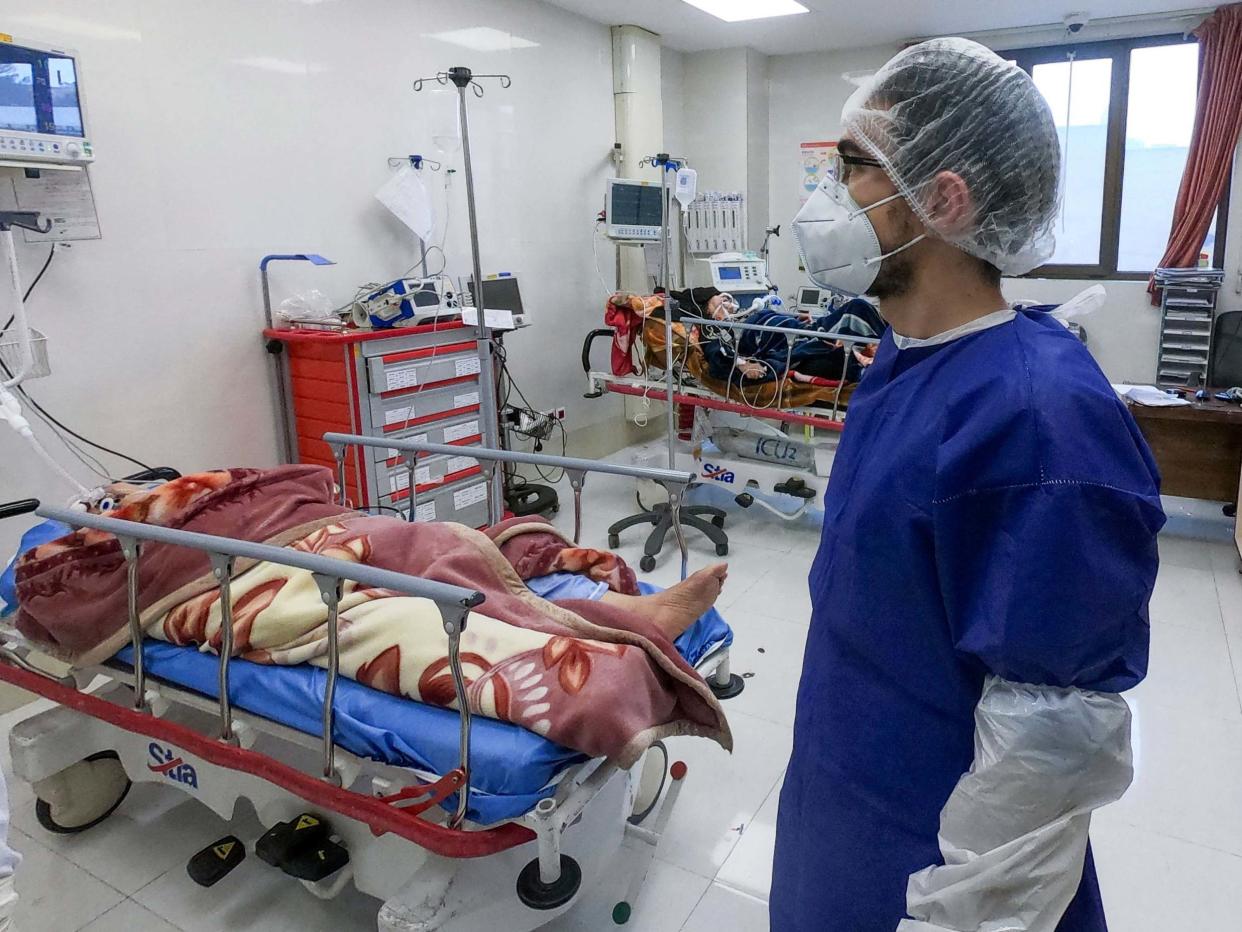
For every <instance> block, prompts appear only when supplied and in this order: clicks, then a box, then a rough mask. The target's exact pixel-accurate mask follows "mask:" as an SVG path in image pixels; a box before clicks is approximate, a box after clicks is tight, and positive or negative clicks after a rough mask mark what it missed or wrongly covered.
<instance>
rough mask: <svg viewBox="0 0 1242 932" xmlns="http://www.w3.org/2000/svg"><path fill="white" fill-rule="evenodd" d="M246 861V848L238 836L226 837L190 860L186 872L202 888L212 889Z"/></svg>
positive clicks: (214, 842)
mask: <svg viewBox="0 0 1242 932" xmlns="http://www.w3.org/2000/svg"><path fill="white" fill-rule="evenodd" d="M244 860H246V846H245V845H243V844H242V843H241V840H240V839H238V837H237V836H236V835H225V836H224V837H223V838H221V839H220V840H219V841H213V842H212V843H211V844H209V845H208V846H207V847H206V848H204V849H203V850H202V851H200V852H198V853H197V854H195V855H194V857H192V858H190V863H188V864H187V865H186V866H185V870H186V873H187V874H189V875H190V879H191V880H193V881H194V882H195V883H196V884H198V885H199V886H200V887H210V886H213V885H214V884H216V883H217V882H218V881H220V880H223V879H224V878H225V877H227V876H228V875H229V873H231V872H232V870H233V868H235V867H236V866H237V865H238V864H240V863H241V862H242V861H244Z"/></svg>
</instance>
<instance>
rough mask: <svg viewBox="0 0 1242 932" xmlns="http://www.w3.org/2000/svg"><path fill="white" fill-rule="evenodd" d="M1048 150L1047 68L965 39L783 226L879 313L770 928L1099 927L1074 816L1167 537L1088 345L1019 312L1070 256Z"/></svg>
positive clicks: (1086, 816) (1083, 811)
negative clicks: (1015, 295) (1038, 79)
mask: <svg viewBox="0 0 1242 932" xmlns="http://www.w3.org/2000/svg"><path fill="white" fill-rule="evenodd" d="M1059 164H1060V151H1059V144H1058V140H1057V132H1056V128H1055V127H1054V125H1053V119H1052V115H1051V113H1050V112H1049V110H1048V106H1047V104H1046V103H1045V102H1044V100H1043V98H1042V97H1041V96H1040V94H1039V92H1038V91H1037V90H1036V88H1035V86H1034V85H1033V83H1032V82H1031V80H1030V78H1029V77H1028V76H1027V75H1026V74H1025V73H1023V72H1022V71H1020V70H1019V69H1017V68H1015V67H1014V66H1012V65H1009V64H1007V63H1006V62H1004V61H1003V60H1002V59H1000V58H999V57H997V56H996V55H994V54H993V53H991V52H989V51H987V50H986V49H984V48H983V47H982V46H979V45H976V44H975V43H972V42H967V41H965V40H962V39H947V40H934V41H931V42H925V43H922V44H919V45H915V46H912V47H911V48H908V49H906V50H904V51H903V52H901V53H900V54H899V55H898V56H897V57H896V58H894V59H893V60H892V61H890V62H889V63H888V64H887V65H886V66H885V67H884V68H882V69H880V71H879V72H877V73H876V75H875V76H874V78H873V79H872V80H871V81H870V83H869V84H868V85H867V86H865V87H862V88H860V89H859V90H858V91H857V92H856V93H855V95H854V96H853V97H852V98H851V99H850V101H849V102H848V103H847V105H846V108H845V111H844V113H843V115H842V135H841V140H840V156H839V159H838V172H837V176H836V178H835V179H829V180H827V181H825V182H824V184H823V185H821V187H820V188H819V189H818V190H817V191H816V193H815V195H814V196H813V197H812V198H811V199H810V200H809V201H808V202H807V204H806V206H805V208H804V209H803V211H802V212H801V213H800V214H799V216H798V218H797V220H796V221H795V232H796V236H797V239H798V242H799V246H800V248H801V251H802V254H803V258H804V260H805V264H806V269H807V272H808V274H809V275H810V277H811V278H812V280H814V281H816V282H817V283H819V284H821V285H827V286H833V287H836V288H838V289H840V290H842V291H846V292H852V293H867V294H870V295H873V296H875V297H877V298H879V300H880V311H881V313H882V314H883V315H884V317H885V319H886V320H887V321H888V324H889V330H888V331H887V332H886V334H885V336H884V338H883V340H882V343H881V345H880V347H879V350H878V352H877V355H876V359H875V362H874V363H873V364H872V365H871V367H870V368H869V370H868V371H867V372H866V374H865V375H864V376H863V377H862V379H861V383H860V385H859V387H858V389H857V391H856V392H855V394H854V396H853V398H852V399H851V401H850V405H849V412H848V415H847V417H846V427H845V432H844V435H843V437H842V440H841V445H840V449H839V451H838V453H837V456H836V459H835V462H834V464H833V467H832V478H831V481H830V484H829V488H828V491H827V494H826V498H825V503H824V531H823V539H822V542H821V544H820V548H819V552H818V555H817V556H816V558H815V563H814V565H813V568H812V570H811V578H810V587H811V601H812V605H813V615H812V619H811V629H810V635H809V638H808V641H807V646H806V659H805V664H804V667H803V670H802V680H801V686H800V688H799V692H798V707H797V719H796V724H795V727H794V743H793V755H792V758H791V760H790V763H789V769H788V772H787V774H786V778H785V783H784V788H783V791H782V793H781V798H780V814H779V818H778V822H777V834H776V858H775V865H774V868H773V877H772V894H771V919H772V928H773V930H774V932H894V930H898V932H1054V930H1060V932H1103V930H1104V929H1106V923H1105V917H1104V908H1103V905H1102V903H1101V900H1100V892H1099V888H1098V886H1097V883H1096V877H1095V870H1094V867H1093V865H1092V860H1091V851H1090V847H1089V845H1088V842H1087V829H1088V825H1089V822H1090V819H1091V812H1092V810H1094V809H1096V808H1098V807H1100V806H1103V805H1105V804H1107V803H1109V802H1112V801H1113V800H1115V799H1117V798H1118V797H1119V796H1121V794H1122V793H1123V792H1124V791H1125V789H1126V788H1127V786H1128V785H1129V783H1130V780H1131V777H1132V767H1131V753H1130V712H1129V709H1128V707H1127V705H1126V703H1125V701H1124V700H1123V699H1122V697H1121V695H1120V693H1121V692H1123V691H1124V690H1127V689H1129V688H1130V687H1132V686H1134V685H1135V684H1136V683H1138V682H1139V681H1140V680H1141V679H1142V678H1143V676H1144V674H1145V672H1146V669H1147V647H1148V618H1147V605H1148V600H1149V597H1150V595H1151V591H1152V586H1153V584H1154V582H1155V578H1156V569H1157V564H1158V555H1157V547H1156V534H1157V532H1158V531H1159V529H1160V527H1161V526H1162V525H1163V523H1164V515H1163V512H1162V511H1161V507H1160V499H1159V491H1158V487H1159V476H1158V474H1157V472H1156V468H1155V466H1154V464H1153V462H1152V459H1151V455H1150V453H1149V451H1148V449H1147V447H1146V445H1145V444H1144V442H1143V439H1142V437H1141V436H1140V434H1139V432H1138V430H1137V428H1136V427H1135V424H1134V421H1133V420H1132V419H1131V418H1130V416H1129V414H1128V413H1127V411H1126V409H1125V407H1124V405H1123V404H1121V402H1120V401H1119V400H1118V399H1117V397H1116V395H1115V394H1114V393H1113V391H1112V390H1111V389H1110V387H1109V384H1108V381H1107V380H1106V379H1105V377H1104V375H1103V374H1102V373H1101V372H1100V369H1099V367H1098V366H1097V365H1096V364H1095V362H1094V361H1093V360H1092V358H1091V356H1090V355H1089V354H1088V352H1087V350H1086V348H1085V347H1084V346H1083V345H1082V343H1081V342H1080V341H1079V340H1078V339H1077V338H1076V337H1075V336H1074V335H1073V334H1071V333H1070V332H1069V330H1067V329H1066V327H1065V326H1064V325H1063V324H1061V323H1060V322H1059V321H1057V320H1055V319H1053V318H1052V317H1050V316H1049V315H1048V314H1045V313H1038V312H1033V311H1017V312H1015V310H1013V309H1012V308H1010V307H1009V306H1008V305H1007V304H1006V302H1005V300H1004V298H1003V297H1002V294H1001V290H1000V279H1001V275H1002V274H1010V275H1012V274H1021V273H1023V272H1026V271H1028V270H1030V269H1032V268H1034V267H1036V266H1038V265H1039V264H1041V263H1042V262H1043V261H1045V260H1046V259H1047V258H1048V257H1049V256H1050V255H1051V254H1052V249H1053V239H1052V228H1053V220H1054V216H1055V214H1056V212H1057V204H1058V199H1057V178H1058V166H1059Z"/></svg>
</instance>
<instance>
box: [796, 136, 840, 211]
mask: <svg viewBox="0 0 1242 932" xmlns="http://www.w3.org/2000/svg"><path fill="white" fill-rule="evenodd" d="M836 157H837V143H836V140H833V141H831V142H804V143H802V144H801V145H799V146H798V168H799V172H798V185H799V191H798V202H799V203H800V204H805V203H806V202H807V198H809V197H810V196H811V195H812V194H813V193H814V191H815V189H816V188H818V187H819V183H820V182H821V181H823V180H824V178H826V177H827V176H828V175H830V174H831V173H832V166H833V162H834V161H835V160H836Z"/></svg>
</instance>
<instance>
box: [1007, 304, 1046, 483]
mask: <svg viewBox="0 0 1242 932" xmlns="http://www.w3.org/2000/svg"><path fill="white" fill-rule="evenodd" d="M1010 331H1011V332H1012V333H1013V338H1014V342H1016V343H1017V344H1018V352H1019V353H1020V354H1021V355H1022V370H1023V371H1024V372H1025V373H1026V410H1027V414H1029V415H1030V418H1031V426H1032V428H1033V429H1034V431H1035V449H1036V451H1038V452H1037V453H1036V456H1037V457H1038V459H1039V462H1038V466H1039V481H1040V482H1043V481H1044V478H1045V475H1046V474H1045V472H1044V457H1043V454H1042V450H1043V448H1044V445H1043V441H1042V439H1041V438H1040V431H1039V414H1038V412H1037V411H1036V410H1035V380H1034V378H1033V377H1032V376H1031V361H1030V358H1029V357H1028V356H1027V352H1026V346H1025V344H1024V343H1023V340H1022V334H1021V332H1020V331H1019V329H1018V328H1017V327H1012V328H1010Z"/></svg>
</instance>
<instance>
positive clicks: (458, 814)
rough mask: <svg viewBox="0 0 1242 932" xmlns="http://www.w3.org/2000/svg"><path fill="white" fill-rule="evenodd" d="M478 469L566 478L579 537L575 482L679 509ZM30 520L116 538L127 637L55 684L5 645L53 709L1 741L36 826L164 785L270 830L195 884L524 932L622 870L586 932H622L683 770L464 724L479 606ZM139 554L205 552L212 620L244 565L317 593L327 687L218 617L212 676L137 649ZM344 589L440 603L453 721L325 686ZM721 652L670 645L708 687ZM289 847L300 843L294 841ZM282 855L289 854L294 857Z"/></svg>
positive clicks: (406, 583)
mask: <svg viewBox="0 0 1242 932" xmlns="http://www.w3.org/2000/svg"><path fill="white" fill-rule="evenodd" d="M325 441H326V442H327V443H329V444H330V445H331V446H332V449H333V451H334V454H335V455H336V458H337V462H338V465H340V464H343V461H344V450H345V448H346V447H347V446H349V445H353V444H372V443H377V444H381V445H383V446H385V447H387V448H396V449H397V450H398V451H399V454H400V455H401V456H403V457H405V458H406V460H407V462H408V463H409V466H410V468H414V463H415V461H416V458H417V457H418V456H419V455H420V454H421V455H426V454H434V453H435V452H437V451H436V449H435V447H436V445H434V444H425V443H418V442H415V441H393V440H391V439H384V440H382V441H375V440H373V439H372V438H365V437H357V436H352V435H328V436H326V437H325ZM455 449H456V448H455ZM471 454H472V455H476V456H477V457H478V458H479V461H480V463H481V464H484V465H485V468H488V469H494V468H495V467H496V465H497V463H500V462H536V461H537V462H536V464H537V465H541V466H555V467H560V468H564V469H565V470H566V472H567V474H568V475H569V476H570V478H571V483H572V484H573V487H574V491H575V493H576V494H575V512H576V515H575V518H576V521H575V524H576V528H579V529H580V526H581V512H580V509H581V491H582V486H583V483H584V481H585V477H586V476H587V475H588V474H589V473H592V472H604V473H611V474H613V475H621V476H628V477H631V478H645V479H650V480H653V481H656V482H658V483H660V484H661V485H663V486H664V487H665V488H666V489H667V490H668V493H669V497H670V507H678V505H679V503H680V499H681V495H682V494H683V493H684V490H685V488H686V486H687V484H688V483H689V481H690V479H691V477H690V476H689V475H688V474H685V473H678V472H674V471H670V470H652V469H643V468H637V467H625V466H616V465H613V464H608V463H596V462H593V461H589V460H579V459H573V458H566V457H548V456H540V455H535V454H530V455H526V454H517V453H511V452H508V451H494V450H487V449H473V450H472V451H471ZM340 468H342V469H343V468H344V467H343V465H340ZM411 506H412V507H411V509H410V513H411V514H413V513H415V508H414V507H413V506H414V503H413V502H412V503H411ZM36 513H37V514H39V515H40V516H42V517H45V518H48V519H51V520H57V521H63V522H64V523H66V524H69V525H71V526H75V527H89V528H95V529H98V530H103V531H107V532H110V533H112V534H114V535H115V536H116V537H117V538H118V541H119V542H120V544H121V548H122V552H123V554H124V556H125V559H126V570H127V593H128V605H129V610H128V614H129V631H130V644H129V645H128V646H127V647H126V648H125V649H124V650H122V651H121V652H120V653H119V654H118V655H116V656H115V657H114V658H112V659H111V660H110V661H108V662H107V663H105V664H103V665H101V666H98V667H91V668H85V669H76V670H73V671H72V672H71V673H68V674H64V675H59V676H58V675H55V674H53V673H50V672H49V671H48V670H47V669H46V668H44V667H41V666H39V663H38V654H37V652H36V651H34V650H33V649H32V647H31V645H29V644H25V643H23V642H22V641H21V639H20V636H18V635H16V633H15V632H10V631H7V630H6V631H5V632H4V644H3V646H0V679H3V680H6V681H8V682H11V683H13V684H15V685H18V686H20V687H22V688H25V689H28V690H30V691H32V692H34V693H37V694H39V695H41V696H43V697H45V698H47V699H50V700H52V701H53V702H55V703H56V705H55V706H54V707H52V708H51V709H48V710H46V711H40V712H38V713H36V714H33V715H30V716H29V717H27V718H25V719H24V720H22V721H20V722H18V723H16V724H15V725H14V726H13V728H12V730H11V732H10V747H11V752H12V760H13V769H14V772H15V773H16V775H17V776H19V777H20V778H22V779H24V780H26V781H27V782H29V783H30V784H32V786H33V787H34V790H35V795H36V797H37V799H38V803H37V812H38V815H39V818H40V821H41V822H42V823H43V824H44V826H45V827H47V828H49V829H51V830H53V831H63V832H73V831H83V830H86V829H88V828H91V827H92V826H95V825H96V824H98V823H100V822H102V821H103V820H105V819H106V818H107V817H108V815H110V814H111V813H112V812H113V811H114V810H115V809H116V808H117V807H118V806H119V805H120V804H121V803H122V802H123V800H124V798H125V795H126V793H127V791H128V789H129V787H130V784H131V782H132V781H145V782H151V783H159V784H161V785H164V786H168V787H172V788H174V789H176V790H179V791H181V792H184V793H186V794H187V795H189V796H192V797H194V798H195V799H198V800H199V801H200V802H202V803H204V804H205V805H207V806H208V807H209V808H211V809H212V810H213V811H215V812H216V813H217V814H218V815H220V816H221V817H222V818H225V819H229V818H231V817H232V816H233V814H234V809H235V807H236V805H237V803H238V802H239V801H240V800H243V799H244V800H247V801H249V802H250V803H251V804H252V805H253V807H254V809H255V811H256V813H257V814H258V816H259V820H260V821H261V823H262V824H263V825H264V826H265V827H268V830H267V832H265V834H264V835H263V837H261V838H260V839H258V840H257V842H256V841H254V840H253V839H237V838H233V837H231V836H230V837H226V838H225V839H220V840H218V841H216V842H214V843H212V844H209V845H208V846H207V847H206V848H204V849H203V851H201V852H199V854H198V855H196V856H195V859H192V860H191V863H190V865H189V869H190V873H191V876H192V877H194V878H195V879H196V880H199V882H207V883H214V882H216V881H217V880H219V879H220V878H221V877H222V876H224V875H225V874H227V872H228V870H231V869H232V867H234V866H236V862H238V861H240V859H241V857H242V856H244V854H243V852H244V851H246V850H248V849H249V848H250V847H251V843H252V842H253V849H254V851H255V853H256V854H257V855H258V856H259V857H260V858H262V859H263V860H268V861H269V862H270V863H273V864H275V865H276V866H278V867H279V868H280V869H281V870H283V871H284V872H285V873H286V874H289V875H290V876H292V877H294V878H296V879H297V882H299V883H301V884H302V885H303V886H304V887H305V888H306V889H307V890H309V891H310V892H311V893H312V894H314V895H316V896H319V897H322V898H330V897H333V896H335V895H337V894H338V893H340V892H341V890H343V889H344V888H345V887H346V886H347V885H349V884H351V883H352V884H353V885H354V886H355V887H356V888H357V889H358V890H359V891H361V892H362V893H364V894H367V895H370V896H373V897H375V898H377V899H378V900H380V901H381V902H382V905H381V906H380V908H379V912H378V918H377V924H378V928H379V929H381V930H392V932H396V930H402V932H431V930H445V932H473V930H478V932H482V930H492V929H500V928H503V929H507V930H515V932H522V930H530V929H536V928H539V927H540V926H543V925H545V924H546V923H548V922H550V921H551V920H552V919H553V918H555V917H556V916H559V915H561V914H563V913H565V912H567V911H569V910H570V909H572V908H573V907H574V906H575V904H576V903H577V902H578V901H579V899H580V893H581V891H582V890H583V889H584V888H585V889H587V890H591V889H594V888H596V887H598V886H599V885H600V884H601V883H602V881H604V880H605V879H606V878H609V877H613V876H615V875H616V874H617V873H618V872H624V873H625V874H626V876H627V892H626V894H625V896H624V897H623V898H621V899H619V900H618V901H617V902H616V903H615V906H614V908H613V911H612V915H611V917H607V916H601V917H598V924H599V925H600V926H601V927H602V926H604V925H606V924H607V923H608V922H610V921H611V922H616V923H624V921H626V920H627V919H628V917H629V914H630V910H631V908H632V906H633V903H634V901H635V899H636V898H637V896H638V893H639V890H640V888H641V884H642V881H643V878H644V877H645V874H646V870H647V867H648V866H649V864H650V861H651V858H652V856H653V855H654V851H655V846H656V845H657V844H658V843H659V840H660V838H661V836H662V834H663V831H664V828H665V826H666V825H667V822H668V819H669V817H670V815H671V813H672V810H673V807H674V806H675V805H676V801H677V798H678V795H679V793H680V791H681V788H682V785H683V782H682V781H683V779H684V778H685V776H686V773H687V768H686V767H685V765H684V764H680V763H672V764H671V765H670V761H669V759H668V753H667V750H666V749H665V748H664V746H663V745H662V744H660V743H657V744H655V745H653V746H652V748H651V750H650V751H648V753H647V754H646V756H645V757H644V758H643V759H642V760H641V761H640V762H639V763H638V764H636V765H635V766H634V767H632V768H631V769H629V770H622V769H620V768H619V767H617V766H616V765H614V764H613V763H611V762H609V761H605V760H599V759H587V758H586V757H585V756H584V755H581V754H578V753H576V752H573V751H571V750H569V749H566V748H561V747H559V746H557V745H555V744H553V743H552V742H550V741H547V740H546V739H544V738H541V737H539V736H538V735H535V734H533V733H531V732H528V731H526V730H525V729H522V728H519V727H517V726H514V725H510V724H508V723H505V722H499V721H492V720H487V719H477V718H475V717H474V716H472V715H471V713H470V710H469V708H468V705H467V703H466V701H465V696H466V681H465V677H464V673H463V670H462V662H461V654H460V639H461V635H462V632H463V630H464V627H465V624H466V619H467V616H468V613H469V611H470V609H471V608H473V607H476V606H477V605H479V604H480V602H481V601H482V600H483V596H482V595H481V594H480V593H478V592H475V591H472V590H469V589H464V588H461V587H457V586H450V585H446V584H442V583H438V582H435V581H432V580H427V579H420V578H417V577H413V576H406V575H403V574H399V573H393V572H390V571H386V570H382V569H378V568H375V567H371V566H367V565H363V564H358V563H352V562H347V561H341V560H336V559H331V558H328V557H324V556H321V555H318V554H312V553H306V552H301V551H295V550H292V549H290V548H277V547H270V546H266V545H262V544H256V543H251V542H248V541H242V540H234V539H230V538H224V537H215V536H210V535H204V534H197V533H191V532H186V531H178V530H173V529H170V528H164V527H158V526H154V525H147V524H138V523H133V522H128V521H121V520H118V519H115V518H109V517H105V516H103V515H93V514H87V513H84V512H78V511H69V510H66V509H59V508H51V507H45V506H40V507H38V508H37V509H36ZM575 536H576V535H575ZM149 542H155V543H161V544H171V545H176V546H185V547H191V548H194V549H196V550H200V551H203V552H205V553H207V554H208V556H209V558H210V560H211V565H212V568H213V571H214V575H215V578H216V579H217V581H218V584H219V588H220V592H221V599H220V604H221V606H229V605H230V604H231V603H230V598H229V587H230V586H231V585H232V582H233V577H234V567H235V563H236V561H238V560H262V561H270V562H275V563H280V564H284V565H287V566H292V567H295V568H298V569H302V570H305V571H308V572H310V573H311V574H313V578H314V580H315V582H316V584H317V586H318V588H319V592H320V594H321V596H322V598H323V600H324V602H325V604H326V605H327V607H328V625H327V640H328V661H329V662H328V668H327V670H326V671H325V670H321V669H317V668H316V669H310V668H304V667H269V666H262V665H257V664H252V663H248V662H247V661H244V660H240V659H236V658H230V648H231V642H232V629H231V624H232V617H231V616H232V612H231V610H229V609H225V611H224V621H223V627H222V640H223V644H222V647H221V650H220V653H219V657H212V656H210V655H207V654H202V653H199V652H198V651H197V650H196V649H194V648H180V647H175V646H173V645H169V644H162V643H156V642H154V641H146V642H144V640H143V633H142V630H141V626H140V623H139V614H138V567H139V561H140V560H141V555H142V548H143V546H144V545H145V544H147V543H149ZM683 568H684V560H683ZM344 580H354V581H356V582H358V583H362V584H364V585H368V586H377V587H383V588H387V589H392V590H395V591H398V592H402V593H407V594H410V595H414V596H419V597H422V598H426V599H430V600H432V601H433V602H434V603H435V605H436V606H437V608H438V610H439V612H440V615H441V617H442V619H443V627H444V632H445V636H446V638H447V641H448V659H449V668H450V672H451V676H452V681H453V689H454V695H455V696H456V702H455V705H456V708H455V709H444V708H437V707H431V706H427V705H424V704H422V703H417V702H413V701H411V700H407V699H401V698H398V697H394V696H389V695H386V694H379V693H375V692H374V691H373V690H370V689H369V688H368V687H365V686H362V685H360V684H357V683H353V682H350V681H347V680H341V681H340V682H338V676H337V673H338V664H339V657H338V642H337V606H338V603H339V601H340V599H341V595H342V587H343V581H344ZM731 640H732V636H731V632H729V631H728V628H727V626H726V625H724V624H723V622H722V621H718V622H714V623H713V622H709V623H707V624H704V623H700V624H699V625H696V626H694V627H692V628H691V629H690V631H688V632H686V635H685V636H683V639H679V643H678V646H679V649H681V650H682V651H683V655H684V656H686V657H687V658H688V659H691V662H692V663H694V664H695V666H696V668H697V669H698V670H699V672H700V673H701V674H702V675H703V676H704V677H705V679H707V680H708V682H709V683H711V684H713V685H716V686H719V685H720V684H721V683H722V682H723V683H725V684H727V683H728V682H729V681H730V680H731V679H733V677H732V675H731V674H730V672H729V665H728V654H729V644H730V643H731ZM298 833H304V834H306V836H307V837H310V838H311V839H312V840H311V841H309V842H305V843H302V842H301V841H300V840H299V839H298ZM294 842H297V843H298V844H299V845H300V847H297V851H298V852H301V854H298V855H297V856H294V855H293V854H291V853H290V852H293V851H294ZM307 845H309V848H308V847H307ZM282 846H283V847H282ZM306 851H310V852H311V854H312V857H310V858H309V861H308V859H307V857H304V856H303V855H304V854H305V852H306ZM315 856H317V859H316V857H315ZM216 862H219V863H216ZM230 862H232V863H230ZM204 863H205V864H206V865H207V868H208V869H207V870H206V872H204V871H203V870H202V868H203V865H204ZM196 870H197V873H196ZM204 877H205V878H206V881H204Z"/></svg>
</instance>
